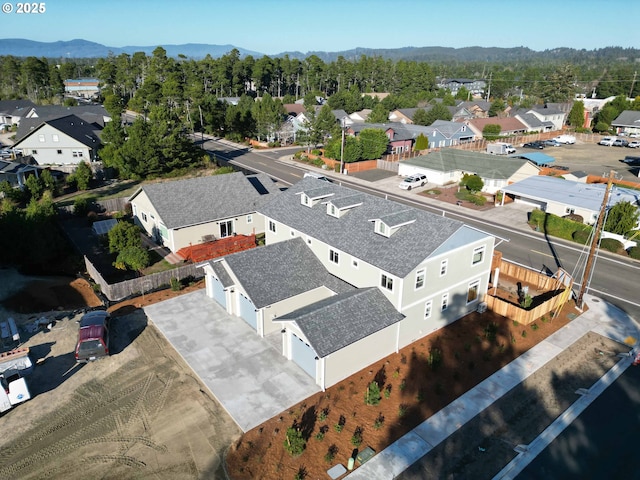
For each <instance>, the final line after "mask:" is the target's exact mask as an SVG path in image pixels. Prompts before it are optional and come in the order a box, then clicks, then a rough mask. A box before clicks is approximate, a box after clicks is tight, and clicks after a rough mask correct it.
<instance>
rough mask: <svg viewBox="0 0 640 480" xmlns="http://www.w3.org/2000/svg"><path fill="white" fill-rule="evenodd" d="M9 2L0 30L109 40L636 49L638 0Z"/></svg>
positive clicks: (277, 46)
mask: <svg viewBox="0 0 640 480" xmlns="http://www.w3.org/2000/svg"><path fill="white" fill-rule="evenodd" d="M3 1H4V0H3ZM8 3H9V4H11V5H12V6H13V8H14V12H12V13H8V14H7V13H0V38H26V39H29V40H37V41H44V42H54V41H57V40H72V39H75V38H82V39H85V40H89V41H93V42H97V43H101V44H103V45H107V46H110V47H122V46H127V45H136V46H157V45H168V44H183V43H208V44H217V45H226V44H232V45H234V46H236V47H242V48H246V49H249V50H253V51H257V52H260V53H264V54H267V55H274V54H277V53H280V52H283V51H293V50H298V51H301V52H305V53H306V52H308V51H313V50H321V51H341V50H348V49H351V48H355V47H366V48H399V47H406V46H415V47H423V46H443V47H454V48H460V47H468V46H481V47H517V46H525V47H529V48H531V49H533V50H538V51H540V50H546V49H552V48H556V47H570V48H578V49H582V48H584V49H587V50H592V49H595V48H604V47H607V46H622V47H635V48H640V29H639V28H638V26H637V25H638V23H637V22H638V18H640V2H638V1H637V0H624V1H622V0H607V1H597V2H596V1H594V0H583V1H575V0H554V1H550V0H538V1H537V2H535V1H527V2H524V1H522V0H511V1H509V0H487V1H484V2H481V1H475V2H471V1H468V0H458V1H457V2H451V1H442V0H440V1H434V0H391V1H390V0H385V1H382V0H340V1H338V0H261V1H257V0H241V1H230V0H210V1H204V0H155V1H148V0H84V1H79V0H49V1H46V2H43V3H44V4H45V6H46V12H45V13H42V14H28V15H27V14H18V13H16V12H15V9H16V6H17V2H8ZM3 9H4V6H3Z"/></svg>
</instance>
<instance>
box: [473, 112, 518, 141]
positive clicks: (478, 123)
mask: <svg viewBox="0 0 640 480" xmlns="http://www.w3.org/2000/svg"><path fill="white" fill-rule="evenodd" d="M463 123H464V124H465V125H468V126H469V128H470V129H471V130H472V131H473V133H474V134H475V136H476V137H478V138H482V132H483V130H484V127H486V126H487V125H500V135H501V136H509V135H519V134H522V133H524V132H526V131H527V126H526V125H525V124H524V123H522V122H521V121H520V120H518V119H517V118H513V117H489V118H473V119H470V120H465V121H464V122H463Z"/></svg>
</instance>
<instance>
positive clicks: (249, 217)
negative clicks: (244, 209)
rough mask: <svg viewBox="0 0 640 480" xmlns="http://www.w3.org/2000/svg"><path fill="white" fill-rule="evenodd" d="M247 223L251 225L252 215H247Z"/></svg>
mask: <svg viewBox="0 0 640 480" xmlns="http://www.w3.org/2000/svg"><path fill="white" fill-rule="evenodd" d="M247 223H253V215H251V214H249V215H247Z"/></svg>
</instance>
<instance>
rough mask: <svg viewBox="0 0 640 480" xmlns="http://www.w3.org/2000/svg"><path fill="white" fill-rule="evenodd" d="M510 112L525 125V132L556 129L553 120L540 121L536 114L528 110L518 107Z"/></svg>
mask: <svg viewBox="0 0 640 480" xmlns="http://www.w3.org/2000/svg"><path fill="white" fill-rule="evenodd" d="M511 114H512V116H513V117H514V118H516V119H518V120H520V121H521V122H522V123H523V124H524V125H525V126H526V127H527V132H551V131H554V130H556V128H555V125H554V124H553V122H550V121H542V120H540V118H539V117H538V116H536V115H534V114H533V113H531V112H529V111H528V110H522V109H520V110H516V111H514V112H512V113H511Z"/></svg>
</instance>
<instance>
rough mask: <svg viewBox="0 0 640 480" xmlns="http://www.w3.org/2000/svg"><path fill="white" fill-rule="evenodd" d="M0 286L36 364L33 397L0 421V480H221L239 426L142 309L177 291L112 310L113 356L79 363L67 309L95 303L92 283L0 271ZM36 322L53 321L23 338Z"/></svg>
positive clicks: (74, 329) (31, 382)
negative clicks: (229, 449)
mask: <svg viewBox="0 0 640 480" xmlns="http://www.w3.org/2000/svg"><path fill="white" fill-rule="evenodd" d="M0 285H2V286H3V288H2V291H0V301H3V302H2V303H3V307H4V309H5V310H4V313H3V312H0V315H2V317H4V316H7V315H11V316H13V317H14V318H15V319H16V320H17V321H18V323H19V324H20V325H21V326H22V331H23V332H24V333H23V336H22V339H23V341H24V345H25V346H29V347H30V348H31V353H32V359H33V360H34V361H36V360H37V361H39V363H40V364H39V365H37V366H36V368H35V370H34V372H33V374H32V375H31V376H30V377H29V380H28V381H29V386H30V390H31V393H32V395H33V396H34V398H33V399H32V400H30V401H28V402H26V403H24V404H20V405H18V406H17V407H15V408H14V409H12V410H10V411H8V412H6V413H4V414H3V415H2V417H0V431H2V440H1V441H0V478H20V479H44V478H47V479H67V478H102V479H111V478H112V479H120V478H153V479H167V480H168V479H194V478H224V474H223V471H222V455H223V452H224V450H225V449H226V448H227V447H228V445H229V444H231V443H232V441H233V440H234V439H235V438H237V437H238V435H239V434H240V430H239V429H238V427H237V426H236V425H235V423H234V422H233V421H232V420H231V419H230V417H229V416H228V415H227V414H226V412H225V411H224V410H223V409H222V408H221V406H220V405H219V404H218V403H217V402H216V401H215V400H214V399H213V398H211V396H210V394H209V393H208V391H206V389H205V388H204V387H203V386H202V385H201V384H200V382H199V380H198V379H197V378H196V377H195V376H194V374H193V372H192V371H191V369H190V368H189V367H188V366H187V365H186V364H185V363H184V362H183V361H182V359H181V358H180V357H179V356H178V355H177V354H176V353H175V352H174V350H173V349H172V348H171V347H170V346H169V345H167V342H166V340H165V339H164V338H163V337H162V336H161V335H160V334H159V333H158V331H157V330H156V329H155V328H154V327H152V326H149V325H147V319H146V317H145V315H144V312H143V310H142V309H140V308H139V306H141V305H143V304H148V303H153V302H157V301H160V300H163V299H165V298H168V297H169V296H171V295H175V294H176V293H175V292H171V291H164V292H159V293H155V294H151V295H145V298H144V300H143V299H142V298H138V299H135V300H133V301H129V302H124V303H122V304H118V305H114V306H113V307H112V308H111V310H113V315H114V319H113V323H112V332H111V335H112V341H111V350H112V355H111V356H110V357H108V358H105V359H101V360H99V361H96V362H94V363H91V364H86V365H81V366H77V365H76V363H75V360H74V358H73V349H74V344H75V337H76V332H77V324H76V320H77V319H78V318H79V316H74V315H73V311H76V310H77V309H80V308H84V307H91V306H96V305H98V304H99V303H100V302H99V300H98V298H97V297H96V296H95V295H93V292H92V290H91V287H90V286H89V284H88V283H87V282H85V281H84V280H78V279H72V278H71V279H65V278H55V279H52V278H28V279H24V278H22V277H21V276H19V275H17V274H15V272H12V271H10V270H0ZM201 287H202V285H196V286H193V287H189V289H188V290H184V291H183V292H181V293H184V292H185V291H190V290H192V289H194V288H201ZM11 310H13V311H11ZM40 310H44V311H45V313H35V312H39V311H40ZM69 312H71V314H70V315H65V314H66V313H69ZM42 316H47V317H48V318H51V319H55V318H56V317H57V318H58V320H57V321H56V322H55V324H54V325H53V328H52V329H51V330H50V331H49V330H47V329H46V328H45V329H39V330H33V331H31V332H28V331H27V330H26V329H29V328H30V327H31V326H32V325H33V321H34V320H36V319H37V318H41V317H42Z"/></svg>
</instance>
